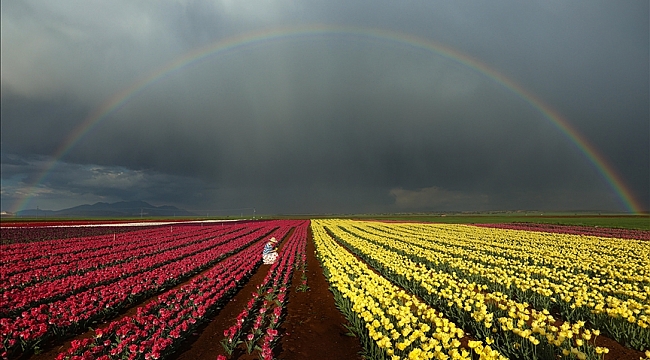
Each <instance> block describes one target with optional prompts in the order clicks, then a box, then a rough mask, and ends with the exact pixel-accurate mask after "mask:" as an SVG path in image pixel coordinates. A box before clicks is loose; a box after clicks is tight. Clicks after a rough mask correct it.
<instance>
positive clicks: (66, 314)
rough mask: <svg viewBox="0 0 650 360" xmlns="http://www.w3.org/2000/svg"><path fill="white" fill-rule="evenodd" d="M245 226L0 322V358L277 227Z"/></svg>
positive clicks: (106, 312) (68, 330)
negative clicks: (215, 242)
mask: <svg viewBox="0 0 650 360" xmlns="http://www.w3.org/2000/svg"><path fill="white" fill-rule="evenodd" d="M264 225H265V226H263V227H261V225H254V226H251V229H256V230H255V231H254V232H252V233H249V234H247V235H244V236H239V237H238V238H232V237H228V239H229V240H228V241H227V242H225V243H223V244H221V245H219V246H216V247H214V248H212V249H209V250H207V251H202V252H199V253H196V254H194V255H192V256H189V257H186V258H184V259H181V260H179V261H176V262H174V263H169V264H167V265H164V266H162V267H159V268H156V269H153V270H150V271H147V272H143V273H140V274H137V275H135V276H132V277H128V278H125V279H122V280H119V281H117V282H115V283H111V284H108V285H102V286H97V287H94V288H92V289H89V290H87V291H84V292H81V293H78V294H75V295H73V296H70V297H68V298H66V299H64V300H59V301H56V302H53V303H49V304H42V305H40V306H36V307H33V308H31V309H29V310H28V311H24V312H23V313H22V314H21V315H20V316H18V317H15V318H2V319H0V345H3V346H4V348H5V349H4V353H5V354H12V353H17V352H19V351H20V349H21V348H22V349H23V351H24V350H27V349H30V348H33V347H34V346H37V345H38V344H39V343H40V342H42V341H43V340H44V339H47V338H49V337H51V336H67V335H69V334H74V333H77V332H79V331H83V330H85V329H86V328H87V326H88V325H89V324H90V323H92V322H93V321H99V320H101V319H103V318H107V317H110V316H112V315H114V314H116V313H117V312H118V311H119V310H121V309H123V308H125V307H127V306H128V305H129V304H131V303H133V302H136V301H139V300H141V299H142V298H145V297H148V296H151V295H153V294H155V293H157V292H159V291H161V290H163V289H165V288H167V287H169V286H173V285H175V284H178V283H179V282H181V281H184V279H187V278H188V277H190V276H192V275H194V274H196V273H198V272H200V271H203V270H205V269H206V268H209V267H210V266H213V265H214V264H215V263H217V262H218V261H220V260H221V259H223V258H224V257H225V256H227V255H229V254H233V253H235V252H237V251H240V250H241V249H242V248H244V247H247V246H248V245H249V244H251V243H253V242H255V241H258V240H259V239H261V238H262V237H264V236H266V235H267V234H269V233H270V232H272V231H273V229H274V228H276V227H277V225H279V224H278V223H277V222H269V223H266V224H264Z"/></svg>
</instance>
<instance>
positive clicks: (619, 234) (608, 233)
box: [474, 223, 650, 240]
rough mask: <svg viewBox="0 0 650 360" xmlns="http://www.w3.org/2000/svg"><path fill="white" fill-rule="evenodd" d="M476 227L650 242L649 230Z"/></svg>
mask: <svg viewBox="0 0 650 360" xmlns="http://www.w3.org/2000/svg"><path fill="white" fill-rule="evenodd" d="M474 225H476V226H482V227H490V228H499V229H512V230H527V231H543V232H550V233H560V234H573V235H590V236H601V237H614V238H619V239H636V240H650V231H648V230H634V229H615V228H600V227H591V226H575V225H553V224H533V223H519V224H518V223H512V224H501V223H497V224H474Z"/></svg>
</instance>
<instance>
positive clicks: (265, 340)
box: [221, 221, 309, 359]
mask: <svg viewBox="0 0 650 360" xmlns="http://www.w3.org/2000/svg"><path fill="white" fill-rule="evenodd" d="M308 227H309V222H308V221H305V222H304V224H301V225H300V226H298V227H297V228H296V229H295V230H294V232H293V234H291V237H290V238H289V240H288V241H287V243H286V244H285V246H284V248H283V249H282V252H281V253H280V256H279V258H278V260H277V261H276V262H275V263H274V264H273V265H271V267H270V268H269V271H268V273H267V275H266V277H265V279H264V281H262V284H260V285H259V286H258V287H257V291H256V292H253V293H252V298H251V299H250V300H249V301H248V304H247V305H246V307H245V308H244V310H242V312H241V313H240V314H239V315H238V316H237V320H236V322H235V324H234V325H233V326H231V327H230V328H228V329H226V330H225V331H224V339H223V340H222V341H221V344H222V346H223V348H224V350H225V351H226V353H227V354H228V355H231V354H232V352H233V351H234V349H235V348H236V347H237V346H239V344H241V343H245V345H246V349H247V351H248V353H249V354H250V353H252V352H253V350H254V349H257V350H258V351H259V356H260V358H262V359H272V358H273V345H274V344H275V342H276V341H277V340H278V339H279V333H278V331H277V327H278V326H279V324H280V320H281V317H282V315H283V312H284V307H285V304H286V300H287V290H288V288H289V283H290V281H291V275H292V271H293V269H294V267H296V266H297V265H298V263H299V262H300V259H301V258H302V257H301V254H304V252H305V246H306V243H307V228H308ZM245 332H248V334H247V335H246V339H245V340H241V338H242V336H243V334H244V333H245Z"/></svg>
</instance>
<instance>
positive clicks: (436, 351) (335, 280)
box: [312, 221, 505, 359]
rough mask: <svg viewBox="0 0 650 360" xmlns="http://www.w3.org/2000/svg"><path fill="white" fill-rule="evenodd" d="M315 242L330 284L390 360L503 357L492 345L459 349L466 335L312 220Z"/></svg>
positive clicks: (479, 344) (482, 344)
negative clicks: (390, 280)
mask: <svg viewBox="0 0 650 360" xmlns="http://www.w3.org/2000/svg"><path fill="white" fill-rule="evenodd" d="M312 232H313V236H314V243H315V245H316V250H317V253H318V256H319V258H320V259H321V262H322V264H323V267H324V268H325V269H326V270H327V271H326V273H327V274H328V277H329V278H328V281H329V283H330V285H331V286H332V287H333V288H334V289H336V291H338V292H339V293H340V294H341V296H342V297H343V298H345V299H347V300H349V301H350V302H351V305H352V307H351V309H352V311H353V312H354V313H355V314H356V316H357V317H359V318H361V319H363V322H364V324H365V328H366V329H367V331H368V333H367V335H368V336H369V337H370V338H372V340H373V341H374V342H375V343H376V344H377V346H378V347H379V348H381V349H383V350H384V351H385V353H386V354H387V355H388V356H389V358H390V359H401V358H405V359H406V358H408V359H471V354H472V352H474V353H475V354H478V355H479V356H480V358H481V359H505V358H504V357H503V356H501V355H500V354H499V353H498V352H497V351H495V350H493V349H492V348H490V346H489V345H487V344H484V343H482V342H480V341H476V342H472V344H471V347H470V348H464V347H463V346H461V342H460V339H461V338H462V337H463V336H464V331H463V330H462V329H460V328H458V327H457V326H456V325H455V324H454V323H453V322H451V321H449V320H448V319H447V318H445V317H444V316H443V315H442V314H440V313H439V312H437V311H435V310H434V309H432V308H431V307H429V306H428V305H426V304H425V303H423V302H421V301H420V300H418V299H417V298H416V297H415V296H413V295H410V294H408V293H406V292H405V291H404V290H402V289H400V288H398V287H397V286H395V285H393V284H391V283H390V282H389V281H388V280H387V279H385V278H384V277H382V276H381V275H378V274H377V273H375V272H374V271H372V270H371V269H370V268H368V266H367V265H365V264H364V263H362V262H360V261H359V260H358V259H356V258H355V257H354V256H353V255H352V254H350V253H349V252H348V251H347V250H345V249H344V248H343V247H341V246H340V245H338V244H337V243H336V242H335V241H334V240H333V239H332V238H331V237H330V236H329V235H328V234H327V233H326V231H325V229H324V228H323V227H322V226H320V224H319V221H312Z"/></svg>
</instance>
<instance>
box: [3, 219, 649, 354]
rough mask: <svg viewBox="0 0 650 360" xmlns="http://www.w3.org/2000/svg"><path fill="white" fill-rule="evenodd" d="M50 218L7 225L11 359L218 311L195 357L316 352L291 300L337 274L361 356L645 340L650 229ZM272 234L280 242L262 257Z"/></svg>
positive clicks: (200, 321)
mask: <svg viewBox="0 0 650 360" xmlns="http://www.w3.org/2000/svg"><path fill="white" fill-rule="evenodd" d="M46 225H47V224H45V225H43V224H39V226H33V227H28V226H21V227H16V228H14V229H9V228H8V227H3V230H2V231H3V233H2V240H3V242H2V244H1V245H0V359H28V358H30V357H37V356H39V354H40V353H45V352H47V354H48V355H47V356H49V358H52V359H61V360H63V359H66V360H67V359H147V360H148V359H177V358H184V357H183V352H184V351H186V350H187V349H188V347H190V345H188V342H190V343H191V342H192V341H197V340H196V339H197V338H199V337H201V336H202V335H204V333H205V332H207V331H208V330H207V329H213V328H214V329H215V330H214V332H216V333H217V335H218V336H217V338H218V339H217V338H214V337H213V338H210V339H212V340H209V341H211V342H212V343H209V344H208V345H206V346H205V347H206V349H209V351H205V354H204V355H201V357H200V358H201V359H204V358H209V359H217V360H225V359H253V358H259V359H274V358H276V359H300V358H305V356H306V355H304V353H303V354H302V355H297V352H295V351H294V349H293V345H289V343H288V342H287V341H288V340H292V341H294V342H296V341H299V340H298V339H300V338H301V337H302V339H312V340H308V341H310V342H311V343H313V342H314V341H316V343H318V341H319V340H318V339H319V337H318V336H314V337H312V338H309V336H310V335H309V334H308V333H307V332H309V333H311V332H312V329H314V331H315V330H316V328H314V327H313V326H314V325H313V324H312V325H308V324H309V321H310V320H311V319H306V318H300V317H299V316H296V315H295V314H292V313H291V310H289V309H291V307H290V306H288V305H289V304H290V303H291V302H292V301H299V299H300V296H301V295H300V294H304V293H308V292H312V291H314V292H315V291H316V290H322V289H325V288H327V290H328V291H326V293H327V294H329V295H328V296H329V298H330V300H331V305H328V304H329V302H327V301H323V302H322V303H321V304H319V305H320V307H321V308H323V309H320V310H321V311H331V312H334V313H336V314H338V318H337V317H334V316H321V317H320V318H319V319H320V321H334V322H338V325H339V326H340V327H342V328H343V329H345V331H342V334H338V333H337V334H332V337H333V338H334V340H335V341H338V340H336V339H338V337H343V338H347V339H350V336H352V337H353V338H354V339H356V341H357V342H358V343H359V351H358V355H357V358H358V359H361V358H365V359H391V360H392V359H560V358H566V359H605V360H609V359H640V358H641V359H643V358H650V328H649V325H650V243H648V242H647V240H648V239H650V232H649V231H643V230H620V229H602V228H593V227H591V228H588V227H576V226H565V227H563V226H551V225H541V224H537V225H535V224H530V225H525V224H477V225H459V224H433V223H406V222H401V223H400V222H379V221H357V220H346V219H318V220H311V221H310V220H257V221H232V222H178V223H173V224H172V223H165V224H164V225H149V224H147V225H146V226H133V227H129V226H119V230H118V227H115V228H113V227H106V228H103V229H97V228H95V229H93V228H90V227H88V228H86V229H84V230H80V229H75V230H71V229H68V230H65V229H62V228H61V227H56V228H54V227H47V226H46ZM63 227H65V226H63ZM272 236H273V237H275V238H277V239H279V240H280V245H279V250H278V253H279V257H278V260H277V261H276V263H274V264H273V265H262V258H261V253H262V248H263V247H264V244H265V243H266V241H267V240H268V239H269V238H270V237H272ZM308 249H310V250H309V251H308ZM310 259H314V260H313V262H312V265H310V266H308V263H309V262H311V261H312V260H310ZM316 260H317V262H316ZM314 264H316V265H314ZM320 278H323V282H322V284H323V285H320V286H323V287H322V289H314V288H313V286H314V284H319V283H318V282H317V281H316V280H318V279H320ZM242 289H248V290H246V291H243V290H242ZM236 299H237V301H235V300H236ZM301 304H302V303H301ZM301 306H306V304H303V305H301ZM226 308H227V309H229V311H230V312H231V313H232V314H233V315H230V316H229V317H227V318H226V317H225V315H223V314H221V313H222V312H223V311H225V309H226ZM301 316H302V315H301ZM222 318H223V319H222ZM328 319H329V320H328ZM209 324H212V327H208V326H209ZM310 326H312V327H310ZM289 328H291V329H292V331H291V333H290V332H289V331H288V330H287V329H289ZM295 329H299V330H295ZM210 331H213V330H210ZM301 331H304V333H301ZM345 332H347V335H346V334H344V333H345ZM343 338H341V339H342V340H341V341H343ZM215 339H216V340H215ZM314 339H315V340H314ZM320 339H322V341H323V344H326V343H327V342H326V341H327V339H326V337H325V336H323V334H321V335H320ZM335 343H336V342H335ZM327 344H329V343H327ZM310 345H311V347H312V348H316V350H317V352H315V353H312V354H311V355H309V357H310V358H318V359H328V358H330V357H328V355H327V354H328V349H327V348H326V347H327V346H329V347H331V346H332V345H323V347H324V348H323V349H320V350H319V349H318V346H317V344H316V346H314V344H310ZM186 356H190V355H186ZM190 358H198V357H196V356H195V355H191V356H190ZM39 359H43V357H40V358H39Z"/></svg>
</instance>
